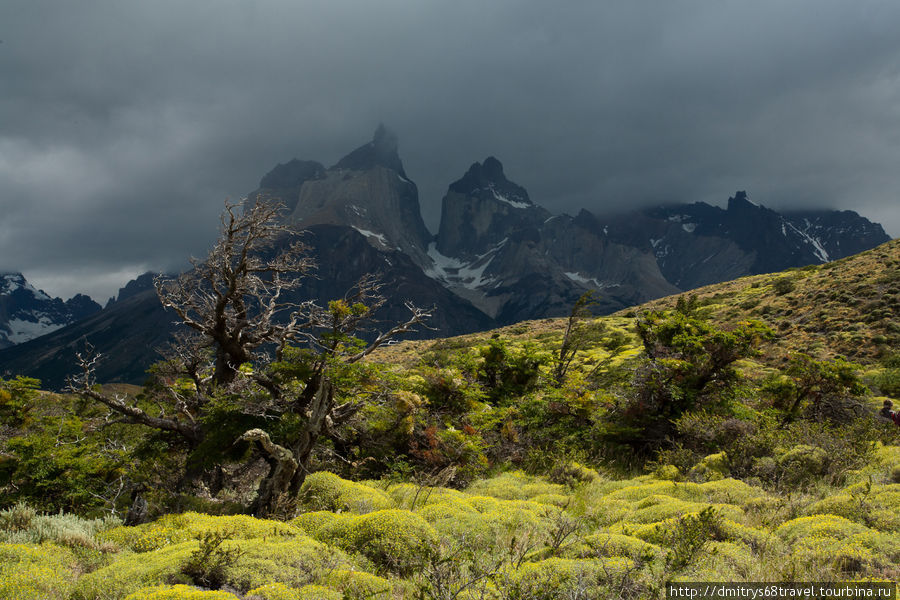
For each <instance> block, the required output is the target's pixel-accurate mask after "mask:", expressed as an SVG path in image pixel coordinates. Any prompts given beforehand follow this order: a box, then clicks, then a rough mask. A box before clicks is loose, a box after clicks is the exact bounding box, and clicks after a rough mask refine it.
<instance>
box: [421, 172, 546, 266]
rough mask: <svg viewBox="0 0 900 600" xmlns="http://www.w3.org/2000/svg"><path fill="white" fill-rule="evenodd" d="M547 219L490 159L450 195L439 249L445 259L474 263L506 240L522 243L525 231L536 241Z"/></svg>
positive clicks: (449, 191) (452, 187)
mask: <svg viewBox="0 0 900 600" xmlns="http://www.w3.org/2000/svg"><path fill="white" fill-rule="evenodd" d="M549 217H550V213H549V212H547V211H546V210H545V209H543V208H541V207H540V206H537V205H536V204H533V203H532V202H531V199H530V198H529V197H528V192H527V191H525V188H523V187H522V186H520V185H518V184H516V183H513V182H512V181H510V180H509V179H507V178H506V175H505V174H504V172H503V164H502V163H501V162H500V161H499V160H497V159H496V158H494V157H493V156H489V157H487V158H486V159H485V160H484V162H482V163H479V162H476V163H473V164H472V166H470V167H469V169H468V170H467V171H466V173H465V175H463V176H462V177H461V178H459V179H458V180H456V181H454V182H453V183H451V184H450V186H449V188H448V189H447V194H446V195H445V196H444V200H443V203H442V206H441V227H440V230H439V231H438V235H437V242H436V249H437V252H438V254H439V255H443V256H445V257H456V258H460V259H462V260H471V259H473V258H474V257H476V256H479V255H484V254H485V253H486V252H490V251H491V250H492V249H493V248H496V247H498V246H499V244H502V243H503V241H504V240H507V239H511V238H514V237H515V238H518V237H521V235H524V234H523V233H522V232H523V231H524V230H529V233H528V234H527V236H526V237H529V236H530V237H532V238H533V237H534V234H535V232H536V229H535V228H537V227H538V226H539V225H540V224H541V223H543V222H544V221H546V220H547V219H548V218H549ZM531 230H534V231H531ZM433 258H434V257H433ZM437 260H438V261H439V260H440V257H439V256H438V257H437Z"/></svg>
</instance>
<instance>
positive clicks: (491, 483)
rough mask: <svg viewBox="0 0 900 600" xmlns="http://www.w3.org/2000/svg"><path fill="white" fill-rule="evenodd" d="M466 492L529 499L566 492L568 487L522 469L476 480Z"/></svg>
mask: <svg viewBox="0 0 900 600" xmlns="http://www.w3.org/2000/svg"><path fill="white" fill-rule="evenodd" d="M466 492H468V493H469V494H472V495H475V496H491V497H493V498H499V499H502V500H528V499H530V498H534V497H535V496H539V495H541V494H565V492H566V488H565V486H563V485H560V484H558V483H547V482H545V481H542V480H541V479H539V478H537V477H531V476H529V475H526V474H525V473H522V472H521V471H514V472H510V473H503V474H502V475H498V476H497V477H493V478H491V479H482V480H479V481H476V482H475V483H473V484H472V485H471V486H469V487H468V488H467V489H466Z"/></svg>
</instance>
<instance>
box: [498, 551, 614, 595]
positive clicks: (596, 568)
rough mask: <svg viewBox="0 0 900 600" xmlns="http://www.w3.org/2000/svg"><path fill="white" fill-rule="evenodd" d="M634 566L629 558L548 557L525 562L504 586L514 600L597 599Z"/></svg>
mask: <svg viewBox="0 0 900 600" xmlns="http://www.w3.org/2000/svg"><path fill="white" fill-rule="evenodd" d="M631 566H632V563H631V561H630V560H628V559H625V558H611V559H587V560H585V559H567V558H548V559H546V560H542V561H539V562H529V563H524V564H523V565H521V566H520V567H519V568H518V569H516V570H514V571H512V572H510V573H508V574H507V575H506V576H505V577H504V578H503V579H502V582H501V585H500V587H501V588H502V589H504V590H505V592H506V595H507V596H506V597H507V598H509V599H510V600H565V599H567V598H572V597H575V598H578V597H581V598H597V597H601V596H602V593H603V592H604V591H605V588H604V586H603V582H604V581H607V580H608V579H610V578H611V575H612V574H614V573H617V572H623V571H625V570H627V569H629V568H630V567H631Z"/></svg>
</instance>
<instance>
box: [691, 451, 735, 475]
mask: <svg viewBox="0 0 900 600" xmlns="http://www.w3.org/2000/svg"><path fill="white" fill-rule="evenodd" d="M729 474H730V473H729V471H728V457H727V455H726V454H725V453H724V452H719V453H718V454H710V455H709V456H706V457H704V458H703V460H701V461H700V462H699V463H697V464H696V465H695V466H694V468H692V469H691V470H690V471H689V472H688V477H690V478H691V480H693V481H717V480H719V479H725V478H726V477H728V475H729Z"/></svg>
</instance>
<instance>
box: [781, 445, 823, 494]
mask: <svg viewBox="0 0 900 600" xmlns="http://www.w3.org/2000/svg"><path fill="white" fill-rule="evenodd" d="M776 461H777V463H778V473H779V475H780V480H781V482H782V483H783V484H786V485H801V484H805V483H809V482H811V481H813V480H814V479H816V478H817V477H821V476H822V475H824V473H825V471H826V469H827V463H828V453H827V452H825V450H823V449H822V448H819V447H816V446H809V445H806V444H798V445H797V446H794V447H793V448H791V449H790V450H788V451H786V452H784V453H783V454H781V455H780V456H778V458H777V459H776Z"/></svg>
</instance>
